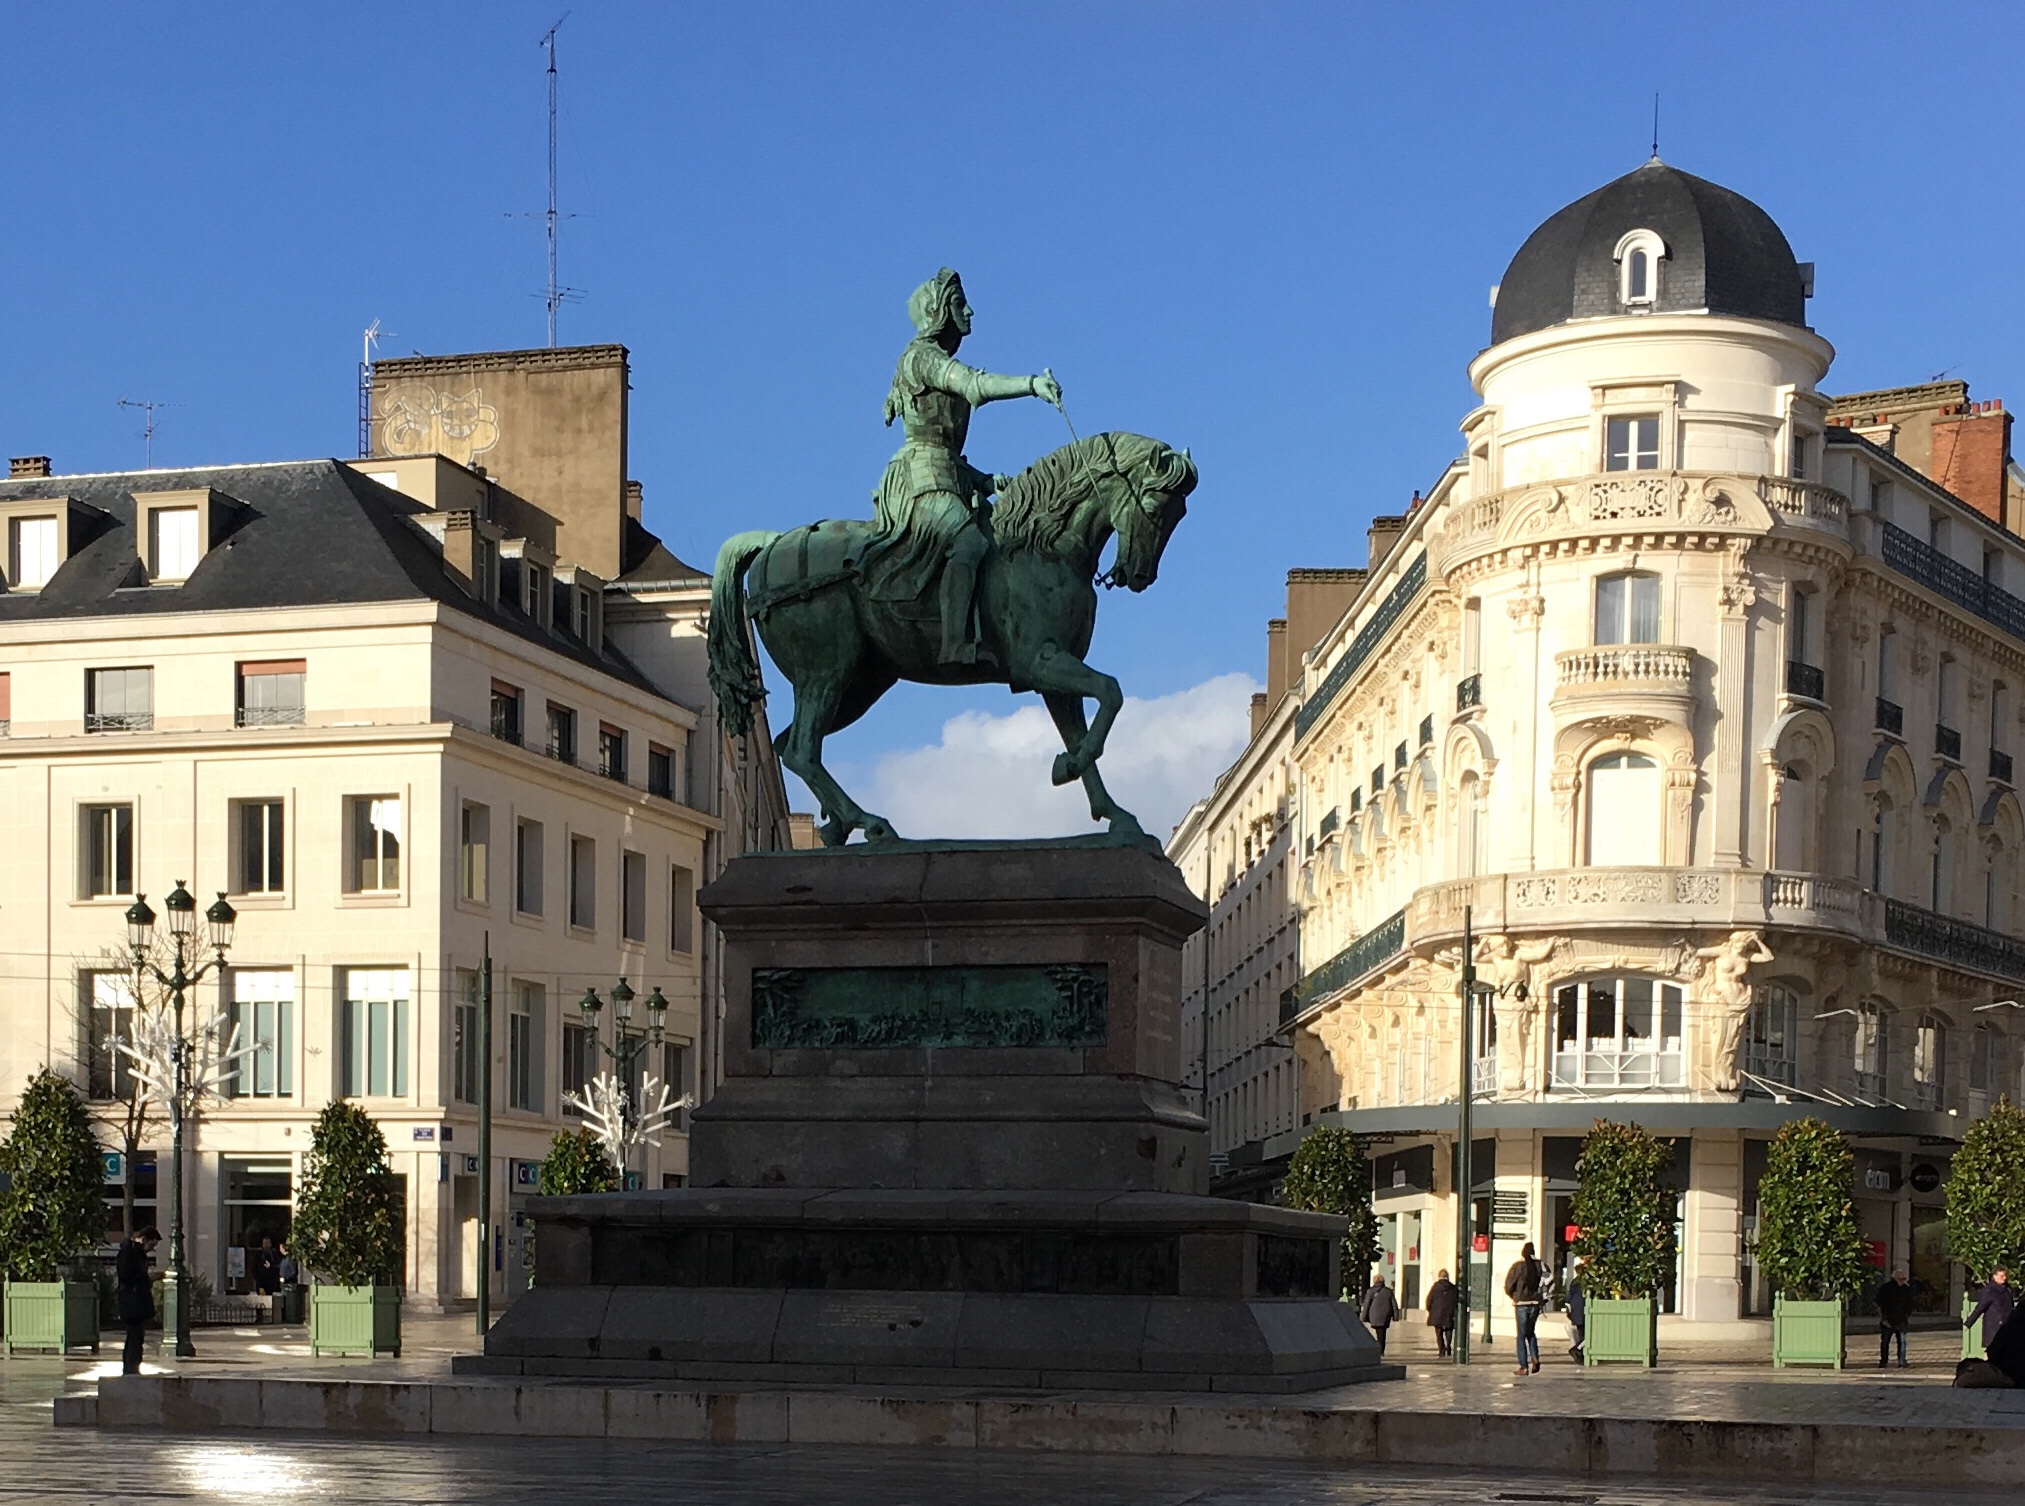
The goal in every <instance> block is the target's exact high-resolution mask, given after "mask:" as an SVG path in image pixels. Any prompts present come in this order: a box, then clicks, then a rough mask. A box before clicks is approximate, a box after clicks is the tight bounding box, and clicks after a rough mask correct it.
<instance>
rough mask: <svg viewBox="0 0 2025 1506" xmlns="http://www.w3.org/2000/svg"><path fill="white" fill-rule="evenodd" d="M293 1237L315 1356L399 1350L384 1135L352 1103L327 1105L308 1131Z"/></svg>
mask: <svg viewBox="0 0 2025 1506" xmlns="http://www.w3.org/2000/svg"><path fill="white" fill-rule="evenodd" d="M291 1231H292V1232H291V1236H290V1237H291V1239H292V1240H293V1242H294V1245H295V1253H296V1258H297V1259H298V1260H299V1261H300V1262H301V1263H302V1267H303V1269H304V1270H305V1271H307V1272H310V1273H312V1274H313V1275H314V1277H315V1281H314V1283H313V1285H312V1287H311V1291H310V1302H309V1352H310V1353H311V1354H312V1355H326V1354H354V1355H365V1356H368V1357H370V1356H372V1355H376V1354H391V1355H394V1356H396V1357H398V1356H399V1355H400V1353H401V1288H400V1286H399V1284H398V1282H399V1279H400V1274H401V1260H402V1255H403V1254H404V1251H403V1250H402V1248H401V1231H400V1223H399V1220H398V1219H397V1218H396V1216H395V1208H394V1173H393V1170H392V1168H391V1167H389V1166H388V1164H387V1140H386V1136H384V1135H382V1134H381V1133H380V1127H379V1126H378V1125H377V1124H375V1123H373V1121H372V1118H371V1116H370V1115H368V1114H367V1113H366V1111H365V1110H364V1109H362V1108H360V1107H359V1106H358V1105H357V1104H355V1103H348V1102H345V1101H343V1100H340V1101H338V1102H336V1103H331V1104H327V1105H325V1107H324V1110H323V1112H322V1113H320V1114H318V1115H317V1116H316V1125H315V1127H314V1128H313V1129H312V1130H311V1131H310V1139H309V1154H308V1156H307V1158H306V1159H305V1161H304V1163H303V1172H302V1188H301V1191H300V1192H299V1193H298V1194H297V1195H296V1202H295V1219H294V1222H293V1224H292V1225H291Z"/></svg>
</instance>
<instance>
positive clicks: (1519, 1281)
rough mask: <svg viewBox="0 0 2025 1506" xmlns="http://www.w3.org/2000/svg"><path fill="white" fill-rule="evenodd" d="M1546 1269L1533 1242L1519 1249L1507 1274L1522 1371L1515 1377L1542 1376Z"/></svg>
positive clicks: (1506, 1285)
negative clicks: (1515, 1318) (1542, 1308)
mask: <svg viewBox="0 0 2025 1506" xmlns="http://www.w3.org/2000/svg"><path fill="white" fill-rule="evenodd" d="M1546 1279H1547V1268H1546V1267H1545V1266H1543V1265H1541V1264H1540V1261H1539V1257H1538V1256H1536V1255H1535V1254H1534V1253H1533V1246H1532V1244H1531V1243H1530V1242H1528V1243H1526V1244H1524V1245H1521V1246H1520V1247H1519V1258H1518V1260H1517V1261H1516V1262H1515V1263H1514V1264H1513V1266H1512V1268H1511V1270H1510V1271H1508V1272H1506V1273H1505V1295H1506V1296H1507V1297H1510V1298H1511V1299H1512V1312H1513V1314H1514V1315H1515V1316H1516V1317H1517V1318H1518V1327H1519V1368H1518V1369H1517V1370H1516V1371H1514V1372H1513V1373H1514V1374H1516V1375H1538V1374H1539V1373H1540V1334H1539V1327H1540V1306H1541V1304H1542V1303H1543V1302H1544V1301H1545V1300H1546V1293H1545V1290H1544V1288H1545V1285H1546Z"/></svg>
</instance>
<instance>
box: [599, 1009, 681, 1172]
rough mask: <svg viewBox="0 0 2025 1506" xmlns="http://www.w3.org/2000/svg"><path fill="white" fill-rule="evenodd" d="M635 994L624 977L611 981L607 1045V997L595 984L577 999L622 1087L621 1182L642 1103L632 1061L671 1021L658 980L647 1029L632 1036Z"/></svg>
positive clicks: (655, 1039)
mask: <svg viewBox="0 0 2025 1506" xmlns="http://www.w3.org/2000/svg"><path fill="white" fill-rule="evenodd" d="M635 997H636V995H635V994H634V992H633V985H632V984H630V983H628V982H627V981H626V980H625V979H624V978H621V979H620V980H619V981H618V982H616V983H614V984H613V985H612V1019H613V1022H614V1024H615V1026H616V1028H615V1029H614V1030H613V1032H612V1034H613V1044H611V1045H609V1046H607V1045H606V1044H605V1042H604V1039H603V1037H601V1036H600V1035H599V1034H598V1015H599V1013H600V1012H601V1011H602V1010H603V1009H604V1007H605V1001H604V1000H603V999H601V998H599V997H598V991H597V990H596V989H595V988H587V989H585V990H584V996H583V997H582V998H581V999H579V1000H577V1008H578V1009H579V1010H581V1011H582V1012H583V1016H584V1023H585V1024H586V1025H587V1026H589V1027H590V1032H591V1041H592V1043H593V1044H595V1045H596V1046H597V1048H598V1050H600V1051H601V1052H603V1053H604V1054H605V1057H606V1059H607V1060H609V1061H610V1062H611V1064H612V1076H613V1079H614V1080H615V1081H616V1082H617V1083H618V1087H619V1140H618V1143H619V1146H620V1147H621V1149H620V1153H619V1185H620V1186H621V1187H622V1188H623V1187H624V1186H625V1182H626V1176H627V1169H626V1153H625V1149H624V1147H625V1145H626V1138H627V1131H628V1130H629V1129H630V1127H631V1125H632V1123H633V1122H634V1120H635V1119H636V1118H637V1117H638V1116H639V1113H640V1105H638V1104H636V1103H634V1102H633V1088H632V1083H631V1081H630V1073H631V1070H632V1066H633V1063H634V1062H636V1061H638V1060H639V1059H640V1056H641V1054H642V1053H644V1052H645V1051H646V1050H647V1049H648V1048H649V1047H651V1046H655V1045H658V1044H660V1041H661V1037H662V1033H663V1032H664V1030H665V1029H666V1027H667V1023H668V999H667V996H666V995H664V994H663V993H662V992H661V987H660V985H659V984H656V985H655V986H654V990H653V992H651V993H649V994H648V995H647V1029H646V1032H645V1033H644V1034H641V1035H633V1036H629V1035H628V1034H627V1033H626V1027H627V1026H628V1025H629V1024H631V1023H632V1020H633V1000H634V998H635Z"/></svg>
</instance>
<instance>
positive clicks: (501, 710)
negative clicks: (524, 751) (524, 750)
mask: <svg viewBox="0 0 2025 1506" xmlns="http://www.w3.org/2000/svg"><path fill="white" fill-rule="evenodd" d="M492 735H493V736H494V737H496V738H498V739H499V740H500V741H501V742H503V743H512V744H513V745H514V746H515V747H516V748H517V747H519V746H520V703H519V702H518V701H503V700H495V701H494V702H493V703H492Z"/></svg>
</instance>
